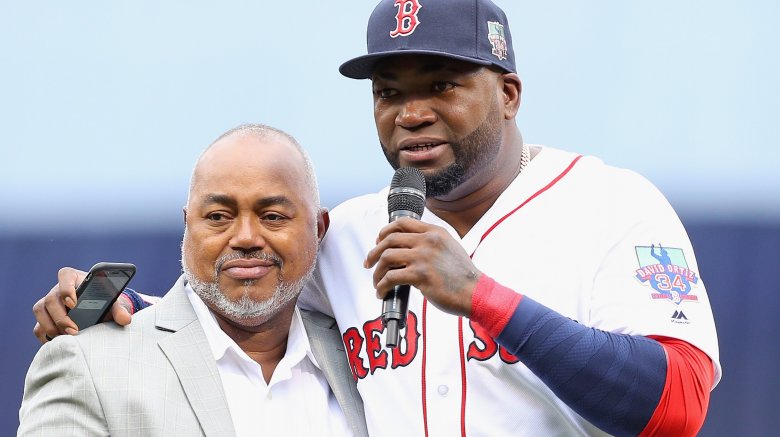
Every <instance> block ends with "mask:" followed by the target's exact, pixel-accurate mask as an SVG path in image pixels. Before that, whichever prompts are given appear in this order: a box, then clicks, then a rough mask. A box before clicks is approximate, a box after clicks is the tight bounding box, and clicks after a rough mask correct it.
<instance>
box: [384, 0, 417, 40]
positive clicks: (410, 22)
mask: <svg viewBox="0 0 780 437" xmlns="http://www.w3.org/2000/svg"><path fill="white" fill-rule="evenodd" d="M395 6H397V7H398V13H397V14H396V15H395V21H396V27H395V29H394V30H393V31H392V32H390V36H391V37H392V38H395V37H397V36H398V35H401V36H406V35H411V34H412V32H414V29H416V28H417V25H418V24H420V20H419V19H418V18H417V12H419V11H420V8H421V7H422V5H420V1H419V0H395Z"/></svg>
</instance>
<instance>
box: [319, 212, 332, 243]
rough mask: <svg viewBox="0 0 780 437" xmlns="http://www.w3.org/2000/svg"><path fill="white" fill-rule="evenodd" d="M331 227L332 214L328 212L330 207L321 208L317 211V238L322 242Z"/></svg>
mask: <svg viewBox="0 0 780 437" xmlns="http://www.w3.org/2000/svg"><path fill="white" fill-rule="evenodd" d="M329 227H330V214H328V208H320V211H319V213H317V239H318V240H319V241H320V242H322V239H323V238H325V233H326V232H328V228H329Z"/></svg>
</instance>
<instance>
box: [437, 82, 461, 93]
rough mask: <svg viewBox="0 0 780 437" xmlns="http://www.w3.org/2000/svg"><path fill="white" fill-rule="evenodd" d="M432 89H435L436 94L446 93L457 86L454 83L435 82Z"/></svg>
mask: <svg viewBox="0 0 780 437" xmlns="http://www.w3.org/2000/svg"><path fill="white" fill-rule="evenodd" d="M431 88H432V89H433V91H434V92H437V93H443V92H445V91H449V90H451V89H453V88H455V84H454V83H452V82H445V81H439V82H434V83H433V85H432V86H431Z"/></svg>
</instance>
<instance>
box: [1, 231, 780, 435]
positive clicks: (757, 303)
mask: <svg viewBox="0 0 780 437" xmlns="http://www.w3.org/2000/svg"><path fill="white" fill-rule="evenodd" d="M687 228H688V232H689V234H690V236H691V240H692V241H693V245H694V248H695V250H696V254H697V257H698V261H699V267H700V270H701V271H700V274H701V277H702V278H703V279H704V281H705V283H706V285H707V290H708V292H709V295H710V300H711V302H712V306H713V311H714V313H715V320H716V324H717V327H718V334H719V337H720V347H721V363H722V365H723V368H724V377H723V380H722V382H721V383H720V385H719V386H718V387H717V388H716V389H715V391H714V393H713V397H712V403H711V405H710V411H709V414H708V417H707V422H706V423H705V426H704V430H703V431H702V433H701V435H702V436H734V435H740V436H741V437H747V436H766V435H776V433H777V430H778V429H780V415H778V414H777V413H776V410H777V408H778V406H780V395H779V394H778V393H780V378H777V376H776V372H775V371H774V368H775V364H776V363H778V362H780V342H778V341H777V339H776V338H775V336H776V335H777V334H778V333H780V317H778V316H777V314H776V311H777V309H778V308H780V293H778V291H780V288H779V287H778V286H777V281H776V279H775V274H777V271H778V270H780V225H774V226H769V225H755V224H738V223H736V224H735V223H732V224H707V223H687ZM180 235H181V234H180V231H179V230H171V231H169V232H149V233H137V234H128V235H109V234H106V235H82V236H74V235H66V234H65V235H64V234H48V235H47V234H42V235H36V236H30V235H25V236H0V317H1V320H2V321H3V325H4V330H3V331H4V335H3V337H2V339H3V340H2V342H3V343H2V350H3V351H6V352H7V353H8V354H9V355H8V356H9V358H10V359H6V360H2V361H0V362H2V364H0V366H1V367H0V369H2V373H0V374H2V375H3V376H4V378H5V381H6V384H5V387H4V389H3V391H2V396H0V435H12V434H13V433H14V432H15V430H16V427H17V426H18V416H17V412H18V409H19V403H20V400H21V396H22V387H23V378H24V375H25V372H26V369H27V367H28V366H29V364H30V361H31V360H32V357H33V356H34V355H35V352H36V350H37V348H38V343H37V340H36V339H35V338H34V337H33V335H32V333H31V329H32V325H33V317H32V314H31V312H30V309H31V308H32V305H33V303H34V302H35V301H36V300H37V299H38V298H39V297H40V296H41V295H43V293H44V292H46V291H48V289H49V287H50V286H51V285H52V284H54V282H55V281H56V272H57V269H58V268H59V267H61V266H65V265H70V266H74V267H78V268H81V269H88V268H89V267H90V266H91V265H92V264H94V263H95V262H98V261H102V260H110V261H128V262H133V263H135V264H136V265H137V266H138V271H139V273H138V275H137V276H136V277H135V278H134V279H133V282H132V285H133V286H134V287H135V288H137V289H140V290H145V291H149V292H156V293H163V292H164V291H166V290H167V289H168V287H169V286H170V285H171V284H173V281H174V280H175V279H176V278H177V277H178V274H179V270H180V266H179V243H180Z"/></svg>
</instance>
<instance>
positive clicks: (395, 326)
mask: <svg viewBox="0 0 780 437" xmlns="http://www.w3.org/2000/svg"><path fill="white" fill-rule="evenodd" d="M424 210H425V176H423V174H422V172H420V170H417V169H416V168H413V167H402V168H399V169H398V170H397V171H396V172H395V174H394V175H393V180H392V181H391V182H390V192H389V193H388V195H387V213H388V215H389V216H390V223H392V222H394V221H396V220H398V219H399V218H402V217H409V218H412V219H414V220H420V217H421V216H422V214H423V211H424ZM408 308H409V285H408V284H401V285H396V286H395V287H393V291H391V292H390V293H389V294H388V295H387V296H386V297H385V299H384V302H383V303H382V323H383V324H384V326H385V329H386V330H387V337H386V343H387V346H388V347H397V346H398V340H399V336H400V331H401V329H403V328H404V327H406V312H407V310H408Z"/></svg>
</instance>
